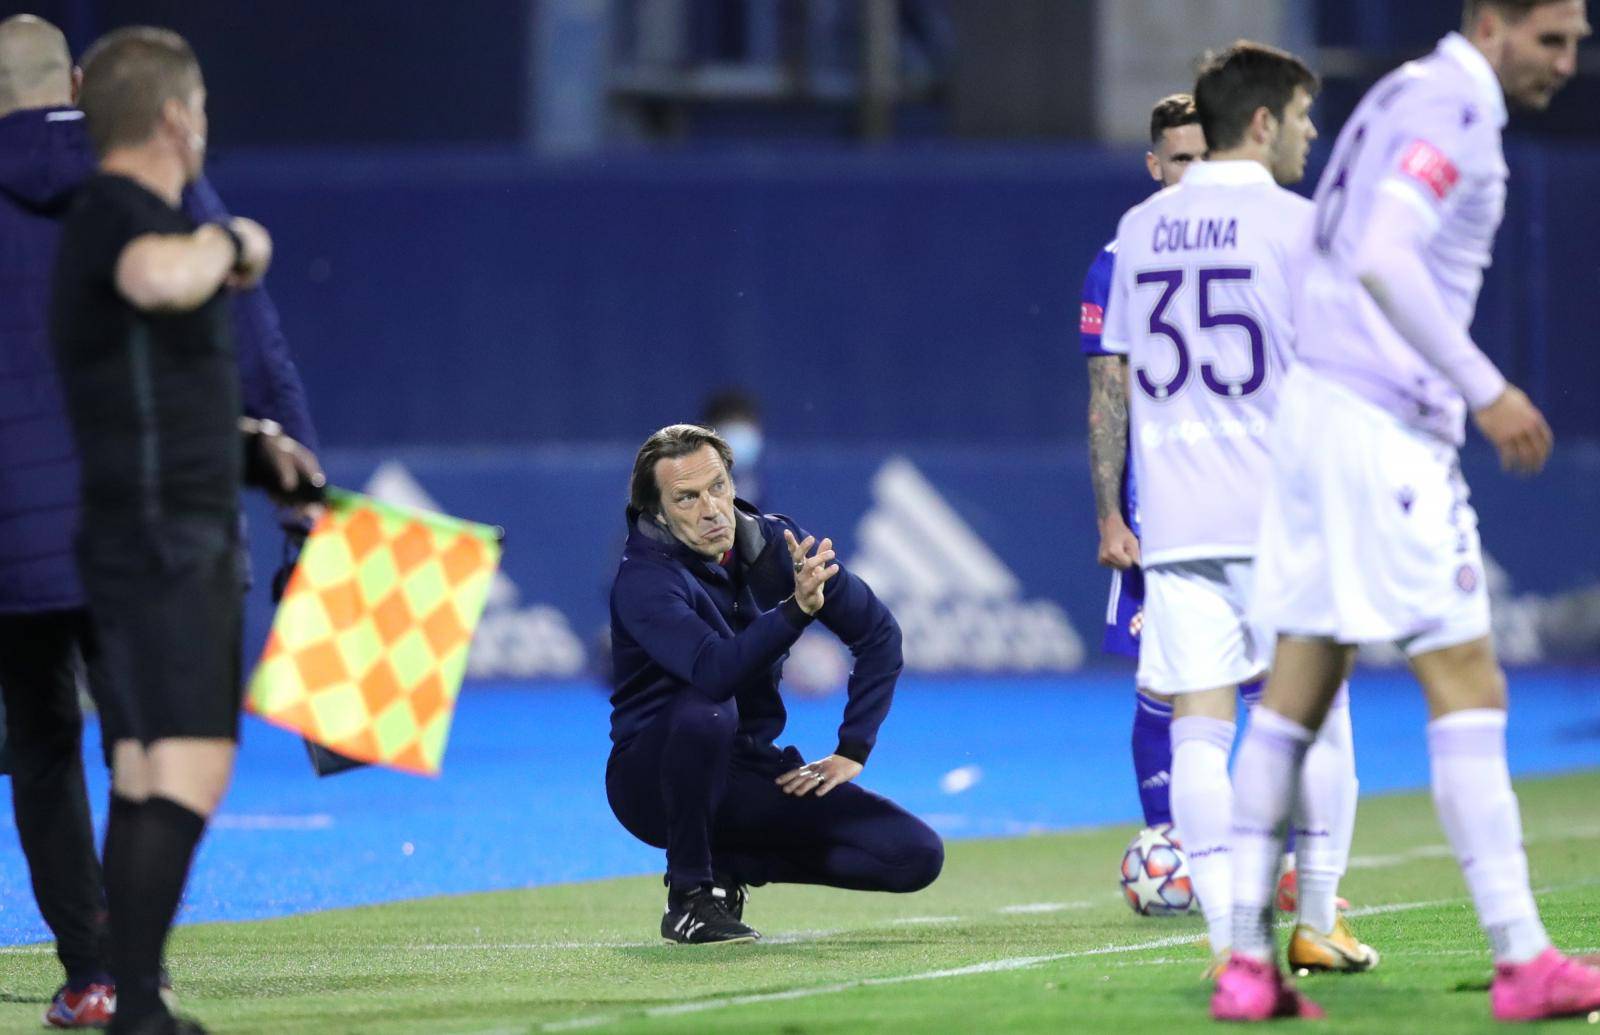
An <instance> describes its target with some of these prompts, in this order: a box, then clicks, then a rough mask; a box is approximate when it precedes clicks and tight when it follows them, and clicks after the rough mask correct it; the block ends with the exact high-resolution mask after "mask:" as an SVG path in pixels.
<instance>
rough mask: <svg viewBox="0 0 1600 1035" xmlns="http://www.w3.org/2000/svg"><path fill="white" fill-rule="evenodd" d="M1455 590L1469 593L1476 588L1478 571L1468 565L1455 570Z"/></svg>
mask: <svg viewBox="0 0 1600 1035" xmlns="http://www.w3.org/2000/svg"><path fill="white" fill-rule="evenodd" d="M1456 588H1457V589H1459V590H1461V592H1463V593H1471V592H1472V591H1473V590H1475V589H1477V588H1478V569H1477V568H1475V567H1473V566H1472V565H1470V564H1463V565H1462V566H1461V567H1459V568H1457V569H1456Z"/></svg>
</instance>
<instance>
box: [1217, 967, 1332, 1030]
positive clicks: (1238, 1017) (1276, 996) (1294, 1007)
mask: <svg viewBox="0 0 1600 1035" xmlns="http://www.w3.org/2000/svg"><path fill="white" fill-rule="evenodd" d="M1211 1016H1212V1018H1213V1019H1215V1020H1219V1021H1270V1020H1273V1019H1275V1018H1278V1017H1303V1018H1306V1019H1307V1020H1318V1019H1321V1018H1322V1017H1325V1016H1327V1015H1326V1014H1324V1013H1323V1012H1322V1007H1320V1006H1318V1005H1317V1004H1316V1003H1313V1002H1312V1001H1311V1000H1309V999H1307V998H1306V997H1305V996H1303V995H1301V994H1300V992H1299V991H1298V990H1297V989H1296V988H1295V987H1294V986H1293V985H1291V984H1289V983H1288V982H1287V981H1285V980H1284V979H1283V974H1282V973H1281V972H1280V971H1279V970H1278V968H1277V967H1275V966H1273V965H1272V964H1270V963H1261V962H1259V961H1257V960H1253V959H1251V958H1250V957H1248V956H1242V955H1240V954H1239V953H1237V952H1236V953H1234V954H1233V957H1232V958H1231V959H1229V960H1228V965H1227V966H1226V967H1224V968H1223V970H1222V974H1221V976H1219V977H1218V978H1217V990H1216V992H1215V993H1213V994H1212V996H1211Z"/></svg>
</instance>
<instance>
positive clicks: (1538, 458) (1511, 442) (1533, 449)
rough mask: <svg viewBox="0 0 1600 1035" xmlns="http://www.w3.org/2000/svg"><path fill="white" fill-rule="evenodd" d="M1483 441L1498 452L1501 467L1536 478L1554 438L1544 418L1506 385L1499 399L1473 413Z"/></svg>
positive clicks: (1520, 390) (1527, 400) (1518, 389)
mask: <svg viewBox="0 0 1600 1035" xmlns="http://www.w3.org/2000/svg"><path fill="white" fill-rule="evenodd" d="M1472 419H1473V421H1474V422H1475V423H1476V424H1477V425H1478V430H1479V431H1481V432H1483V437H1484V438H1486V439H1488V440H1489V441H1490V442H1492V443H1494V447H1495V448H1496V449H1498V450H1499V451H1500V466H1501V467H1503V468H1505V469H1506V470H1507V471H1513V472H1515V473H1517V474H1538V473H1539V471H1541V470H1542V469H1543V468H1544V463H1545V461H1546V460H1548V459H1550V450H1551V449H1552V448H1553V447H1554V446H1555V435H1554V434H1553V433H1552V432H1551V431H1550V425H1549V424H1547V423H1546V422H1545V419H1544V414H1542V413H1540V412H1539V408H1538V407H1536V406H1534V405H1533V403H1532V402H1531V401H1530V400H1529V399H1528V397H1527V395H1525V394H1523V391H1522V389H1520V388H1518V387H1516V386H1515V385H1506V390H1505V391H1503V392H1501V393H1500V396H1499V398H1497V399H1495V401H1494V402H1492V403H1490V404H1489V405H1487V406H1485V407H1483V408H1482V409H1479V410H1474V411H1473V412H1472Z"/></svg>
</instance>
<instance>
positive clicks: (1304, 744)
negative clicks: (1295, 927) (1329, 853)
mask: <svg viewBox="0 0 1600 1035" xmlns="http://www.w3.org/2000/svg"><path fill="white" fill-rule="evenodd" d="M1311 739H1312V735H1311V731H1310V730H1308V729H1306V728H1305V727H1304V726H1302V725H1300V724H1299V723H1297V722H1292V721H1290V720H1289V719H1285V718H1284V717H1283V716H1281V715H1279V714H1278V713H1277V712H1274V711H1269V710H1267V709H1266V708H1262V707H1257V708H1255V709H1253V710H1252V711H1251V712H1250V728H1249V729H1248V730H1246V731H1245V735H1244V743H1243V744H1242V745H1240V747H1239V757H1238V758H1237V759H1235V760H1234V764H1233V776H1234V784H1235V788H1236V790H1235V793H1234V800H1233V837H1232V840H1233V901H1234V907H1233V951H1234V952H1237V953H1242V954H1243V955H1246V956H1249V957H1251V958H1252V959H1256V960H1260V961H1261V962H1263V963H1270V962H1271V961H1272V958H1273V955H1274V953H1275V951H1276V950H1275V947H1274V945H1273V941H1272V920H1273V917H1272V900H1273V897H1274V896H1273V893H1274V891H1276V889H1277V883H1278V860H1279V857H1280V856H1282V854H1283V842H1284V838H1285V835H1286V834H1287V832H1288V822H1287V821H1288V819H1289V813H1290V810H1291V809H1292V808H1293V807H1294V801H1295V788H1296V786H1297V785H1298V783H1299V781H1300V765H1301V763H1302V762H1303V761H1304V759H1305V757H1306V751H1307V749H1308V748H1309V747H1310V746H1311ZM1174 789H1176V788H1174ZM1191 866H1192V864H1191ZM1302 894H1304V891H1303V889H1302Z"/></svg>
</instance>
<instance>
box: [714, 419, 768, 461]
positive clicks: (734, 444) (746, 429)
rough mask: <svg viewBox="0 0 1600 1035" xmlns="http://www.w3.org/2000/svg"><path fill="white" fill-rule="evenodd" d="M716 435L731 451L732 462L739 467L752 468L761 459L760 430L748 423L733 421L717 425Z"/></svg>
mask: <svg viewBox="0 0 1600 1035" xmlns="http://www.w3.org/2000/svg"><path fill="white" fill-rule="evenodd" d="M717 434H719V435H721V436H722V440H723V441H724V442H726V443H728V448H729V449H731V450H733V462H734V463H736V464H738V465H739V466H740V467H754V466H755V465H756V462H757V461H758V460H760V459H761V442H762V440H761V429H760V428H758V427H756V426H755V425H754V424H751V423H749V422H748V421H742V420H735V421H729V422H728V423H726V424H721V425H718V427H717Z"/></svg>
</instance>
